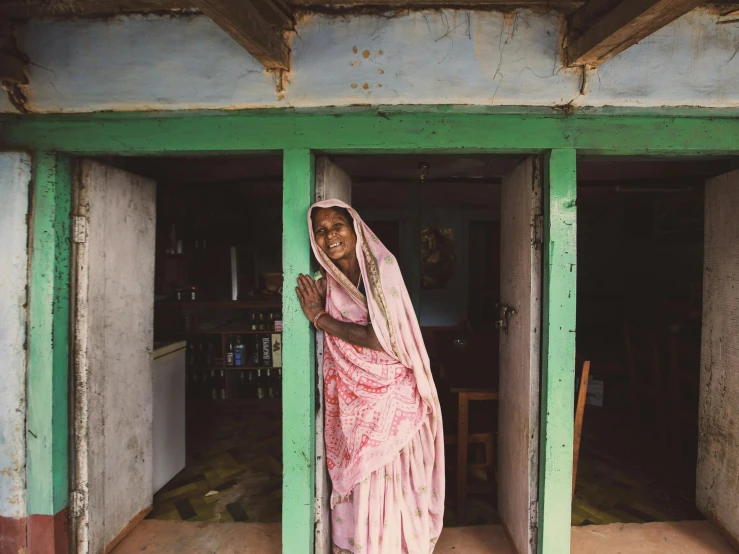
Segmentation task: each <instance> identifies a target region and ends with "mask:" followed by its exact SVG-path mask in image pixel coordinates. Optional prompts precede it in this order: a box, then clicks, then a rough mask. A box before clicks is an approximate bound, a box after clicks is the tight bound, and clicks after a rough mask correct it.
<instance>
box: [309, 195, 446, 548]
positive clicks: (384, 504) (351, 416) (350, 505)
mask: <svg viewBox="0 0 739 554" xmlns="http://www.w3.org/2000/svg"><path fill="white" fill-rule="evenodd" d="M332 206H333V207H342V208H346V209H347V210H349V213H350V214H351V215H352V217H353V218H354V229H355V232H356V234H357V258H358V260H359V266H360V269H361V272H362V279H363V280H364V283H365V287H366V291H367V296H366V297H365V296H364V295H363V294H362V293H361V292H359V290H357V288H356V287H355V286H354V285H353V284H352V283H351V282H349V280H348V279H347V278H346V277H345V276H344V274H343V273H341V271H340V270H339V269H338V268H337V267H336V266H335V265H334V264H333V262H332V261H331V260H330V259H329V258H328V257H327V256H326V255H325V254H324V253H323V251H322V250H321V249H320V248H318V246H317V245H316V242H315V237H314V236H313V226H312V222H311V219H310V212H309V214H308V228H309V230H310V231H309V232H310V237H311V244H312V246H313V252H314V254H315V255H316V258H317V259H318V261H319V263H320V264H321V265H322V266H323V267H324V269H325V270H326V277H327V281H328V283H327V295H326V311H327V312H328V313H329V315H331V316H332V317H334V318H336V319H338V320H340V321H347V322H353V323H358V324H360V325H367V324H368V322H372V326H373V329H374V331H375V334H376V335H377V338H378V340H379V342H380V344H381V345H382V347H383V349H384V351H382V352H377V351H372V350H369V349H366V348H361V347H356V346H353V345H351V344H349V343H347V342H345V341H343V340H341V339H339V338H337V337H334V336H331V335H329V334H328V333H327V334H326V335H325V343H324V359H323V372H324V378H325V441H326V460H327V465H328V470H329V474H330V476H331V482H332V485H333V494H332V496H331V508H332V511H333V514H332V515H333V530H332V534H333V542H334V552H336V553H341V554H345V553H350V554H360V553H361V554H366V553H368V552H374V553H378V554H398V553H401V552H402V553H405V552H408V553H409V554H421V553H423V554H426V553H428V552H430V551H432V550H433V547H434V544H435V543H436V539H438V536H439V534H440V532H441V527H442V520H443V513H444V487H445V484H444V445H443V430H442V423H441V409H440V407H439V400H438V396H437V394H436V387H435V385H434V382H433V379H432V377H431V371H430V367H429V359H428V354H427V353H426V348H425V346H424V344H423V339H422V337H421V330H420V328H419V325H418V321H417V319H416V315H415V312H414V310H413V306H412V304H411V301H410V297H409V296H408V291H407V289H406V287H405V284H404V283H403V278H402V276H401V274H400V269H399V268H398V264H397V261H396V259H395V257H394V256H393V255H392V254H391V253H390V252H389V251H388V250H387V248H385V246H383V244H382V243H381V242H380V241H379V240H378V239H377V237H376V236H375V235H374V233H372V231H371V230H370V229H369V227H367V225H366V224H365V223H364V222H363V221H362V219H361V218H360V217H359V215H358V214H357V213H356V212H355V211H354V210H353V209H352V208H350V207H349V206H347V205H346V204H344V203H343V202H341V201H338V200H324V201H322V202H318V203H316V204H314V205H313V206H312V207H311V211H312V210H313V208H327V207H332Z"/></svg>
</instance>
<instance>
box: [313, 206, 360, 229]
mask: <svg viewBox="0 0 739 554" xmlns="http://www.w3.org/2000/svg"><path fill="white" fill-rule="evenodd" d="M323 209H324V210H336V211H337V212H339V213H340V214H341V215H343V216H344V217H345V218H346V222H347V223H348V224H349V227H350V228H351V230H352V231H354V218H353V217H352V215H351V214H350V213H349V210H347V209H346V208H342V207H341V206H328V207H326V208H323ZM314 211H315V208H314V209H313V210H311V212H310V219H311V221H313V212H314Z"/></svg>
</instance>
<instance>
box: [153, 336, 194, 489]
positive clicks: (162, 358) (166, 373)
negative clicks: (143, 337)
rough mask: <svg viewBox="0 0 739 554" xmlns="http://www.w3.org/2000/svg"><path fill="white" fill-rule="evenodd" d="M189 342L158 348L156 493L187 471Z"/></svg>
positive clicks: (155, 372)
mask: <svg viewBox="0 0 739 554" xmlns="http://www.w3.org/2000/svg"><path fill="white" fill-rule="evenodd" d="M186 347H187V344H186V343H185V341H179V342H169V343H158V344H155V345H154V360H153V370H154V380H153V382H154V385H153V386H154V413H153V424H154V436H153V443H154V444H153V461H154V490H153V492H155V493H156V492H157V491H158V490H159V489H161V488H162V487H163V486H164V485H166V484H167V483H168V482H169V481H171V480H172V478H173V477H174V476H175V475H177V474H178V473H179V472H180V471H182V470H183V469H184V468H185V380H186V377H185V349H186Z"/></svg>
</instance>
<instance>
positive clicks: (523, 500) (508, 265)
mask: <svg viewBox="0 0 739 554" xmlns="http://www.w3.org/2000/svg"><path fill="white" fill-rule="evenodd" d="M500 210H501V221H500V300H501V319H502V320H503V321H504V322H505V326H504V327H502V328H501V330H500V381H499V387H500V388H499V394H500V401H499V412H498V414H499V415H498V448H499V456H498V490H499V495H498V509H499V511H500V516H501V519H502V521H503V524H504V525H505V526H506V528H507V529H508V533H509V534H510V537H511V539H512V540H513V543H514V547H515V550H516V552H519V553H520V554H526V553H529V554H534V553H535V552H536V540H537V537H536V532H537V527H538V517H537V503H538V471H539V470H538V467H539V464H538V458H539V454H538V444H539V367H540V340H541V334H540V330H541V323H540V322H541V241H540V238H539V229H540V228H541V226H540V223H541V214H542V211H541V210H542V198H541V169H540V161H539V158H535V157H530V158H528V159H527V160H526V161H524V162H523V163H521V165H519V166H518V167H517V168H516V169H514V170H513V171H512V172H511V173H510V174H508V175H507V176H506V177H505V178H504V179H503V186H502V190H501V208H500ZM506 310H508V311H507V312H506ZM511 310H513V311H511Z"/></svg>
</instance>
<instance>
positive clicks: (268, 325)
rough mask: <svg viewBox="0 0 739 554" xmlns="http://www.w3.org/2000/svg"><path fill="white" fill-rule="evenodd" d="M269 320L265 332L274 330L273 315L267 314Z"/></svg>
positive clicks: (271, 313)
mask: <svg viewBox="0 0 739 554" xmlns="http://www.w3.org/2000/svg"><path fill="white" fill-rule="evenodd" d="M267 319H268V320H269V323H268V324H267V330H269V331H274V330H275V313H274V312H269V316H268V317H267Z"/></svg>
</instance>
